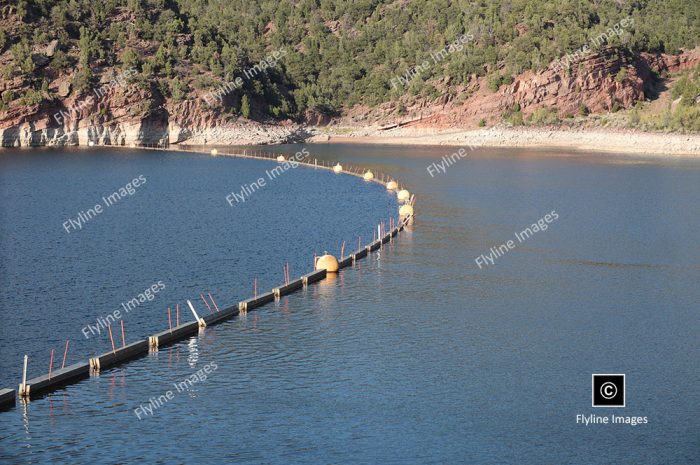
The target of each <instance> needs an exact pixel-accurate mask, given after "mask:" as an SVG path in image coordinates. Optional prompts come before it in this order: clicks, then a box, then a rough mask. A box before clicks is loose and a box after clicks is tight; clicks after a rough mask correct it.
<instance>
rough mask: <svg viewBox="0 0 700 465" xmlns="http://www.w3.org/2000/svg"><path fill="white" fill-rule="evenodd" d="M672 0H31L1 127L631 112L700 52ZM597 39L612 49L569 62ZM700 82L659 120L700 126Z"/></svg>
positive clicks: (269, 124) (277, 123) (109, 139)
mask: <svg viewBox="0 0 700 465" xmlns="http://www.w3.org/2000/svg"><path fill="white" fill-rule="evenodd" d="M418 3H420V5H418ZM443 3H444V4H443ZM670 3H673V4H674V5H675V6H674V5H669V2H659V1H657V0H653V1H651V2H649V4H645V5H633V6H629V7H625V6H624V5H621V4H617V5H606V6H604V7H603V6H601V5H599V4H597V3H595V2H591V3H590V4H589V3H588V2H582V3H581V4H580V5H579V6H578V7H577V8H574V9H573V10H572V7H571V5H570V4H569V3H567V2H565V1H564V0H554V1H553V2H551V3H547V4H546V5H544V6H543V5H540V7H539V8H540V10H539V11H540V15H539V16H536V17H533V16H532V14H531V7H532V5H530V1H528V0H520V1H518V2H515V3H513V2H505V3H501V2H500V1H494V2H491V3H489V4H488V5H486V4H478V5H477V4H470V5H469V6H465V5H462V6H461V7H460V8H462V9H461V10H459V9H457V10H455V8H457V5H456V4H455V3H453V2H446V3H445V2H442V1H441V0H426V1H425V2H405V1H388V0H387V1H379V0H374V1H367V2H358V3H357V4H353V5H349V4H348V3H347V2H343V1H340V0H338V1H335V0H329V1H327V2H321V4H320V5H318V4H316V3H315V2H306V1H302V2H289V1H286V0H281V1H274V2H273V1H268V0H263V1H261V2H258V3H256V4H255V5H254V6H251V5H250V4H249V3H247V2H242V1H239V0H231V1H224V0H211V1H208V2H205V1H203V0H189V1H187V2H185V1H184V0H183V1H182V2H181V1H179V0H173V1H168V2H166V1H164V0H105V1H103V2H88V1H87V0H71V1H65V0H21V1H20V2H19V3H18V4H17V5H16V6H13V5H4V6H3V7H0V95H1V97H2V98H1V100H0V136H1V137H2V143H3V145H4V146H27V145H64V144H71V145H72V144H79V145H87V144H98V145H99V144H132V143H137V144H163V143H182V142H187V143H194V144H207V143H209V144H253V143H279V142H285V141H296V140H302V139H304V138H305V137H306V135H307V132H306V130H305V128H306V127H308V126H318V125H328V124H331V125H342V126H363V125H378V126H385V127H397V126H423V127H435V128H452V127H462V128H465V127H479V126H492V125H494V124H497V123H500V122H506V123H507V124H511V125H516V126H517V125H522V124H532V125H538V124H559V123H561V122H566V121H567V120H568V119H570V118H571V117H574V116H576V117H579V118H580V117H583V116H586V115H593V116H595V115H601V114H609V113H613V112H617V111H618V110H624V109H630V111H631V109H633V108H637V107H638V106H639V105H642V103H643V102H648V101H653V100H655V99H656V98H657V97H658V95H659V94H660V93H663V92H664V90H665V87H666V84H668V83H669V82H671V81H670V80H669V79H671V80H672V79H674V78H675V76H676V75H677V73H680V72H684V71H685V72H689V71H692V70H694V69H696V68H697V66H698V63H700V60H699V52H698V49H697V48H695V49H694V48H685V49H684V48H683V46H695V45H697V43H696V42H697V40H698V37H700V34H695V33H694V32H693V31H695V30H696V29H697V28H698V24H697V23H698V20H697V19H698V18H697V17H698V12H697V11H696V10H695V9H693V8H690V9H689V8H688V6H687V4H685V3H684V2H682V1H681V2H677V1H676V0H672V1H671V2H670ZM676 3H677V4H676ZM671 7H673V8H671ZM467 13H468V14H467ZM657 23H658V24H657ZM620 25H623V26H624V27H623V26H620ZM613 30H614V31H615V32H614V33H613V32H611V31H613ZM606 31H607V32H606ZM601 34H602V35H601ZM596 35H597V36H598V37H603V36H604V37H605V40H604V41H601V42H600V43H599V44H598V45H599V46H598V47H595V48H593V49H591V50H590V51H588V52H587V53H582V54H580V55H578V54H575V55H576V56H575V58H573V59H569V58H566V60H567V66H561V64H562V58H563V57H568V56H570V55H571V54H572V53H574V51H575V50H576V49H577V48H578V47H580V46H581V45H582V44H587V43H589V42H590V41H591V40H592V38H594V37H596ZM669 52H672V53H669ZM692 79H695V78H694V77H693V78H692ZM692 79H691V80H692ZM692 82H693V83H694V82H695V81H692ZM698 82H700V81H698ZM694 86H695V84H692V85H689V86H688V85H686V90H685V91H684V95H685V96H684V97H680V98H674V100H673V105H674V106H673V107H671V104H670V103H669V105H667V107H668V108H665V109H664V111H666V112H671V111H672V112H675V113H679V112H680V115H676V114H675V113H674V114H670V113H669V117H668V118H666V119H665V120H664V123H663V124H662V125H660V126H658V128H659V129H667V130H668V129H672V130H697V129H695V127H696V125H697V126H700V109H699V108H700V106H698V102H696V101H695V99H694V95H691V94H693V92H694V90H693V89H695V87H694ZM674 117H675V119H674ZM666 120H668V121H675V122H676V123H674V124H670V123H667V122H666ZM664 124H665V126H664ZM654 128H657V126H654Z"/></svg>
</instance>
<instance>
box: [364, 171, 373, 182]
mask: <svg viewBox="0 0 700 465" xmlns="http://www.w3.org/2000/svg"><path fill="white" fill-rule="evenodd" d="M363 178H365V181H371V180H372V179H374V173H372V172H371V171H367V172H366V173H365V175H364V176H363Z"/></svg>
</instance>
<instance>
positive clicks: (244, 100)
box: [241, 94, 250, 119]
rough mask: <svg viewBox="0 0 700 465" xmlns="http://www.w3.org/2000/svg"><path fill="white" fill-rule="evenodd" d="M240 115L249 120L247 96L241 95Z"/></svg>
mask: <svg viewBox="0 0 700 465" xmlns="http://www.w3.org/2000/svg"><path fill="white" fill-rule="evenodd" d="M241 115H243V117H244V118H246V119H249V118H250V100H249V99H248V94H245V95H243V98H242V99H241Z"/></svg>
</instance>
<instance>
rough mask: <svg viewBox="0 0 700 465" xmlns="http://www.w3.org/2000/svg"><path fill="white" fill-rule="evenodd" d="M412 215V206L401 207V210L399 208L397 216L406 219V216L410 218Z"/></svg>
mask: <svg viewBox="0 0 700 465" xmlns="http://www.w3.org/2000/svg"><path fill="white" fill-rule="evenodd" d="M412 215H413V205H409V204H406V205H401V208H399V216H402V217H406V216H412Z"/></svg>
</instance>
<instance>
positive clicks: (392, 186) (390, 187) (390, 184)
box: [386, 181, 399, 191]
mask: <svg viewBox="0 0 700 465" xmlns="http://www.w3.org/2000/svg"><path fill="white" fill-rule="evenodd" d="M397 187H399V185H398V184H396V181H389V182H388V183H386V188H387V189H388V190H390V191H393V190H394V189H396V188H397Z"/></svg>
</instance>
